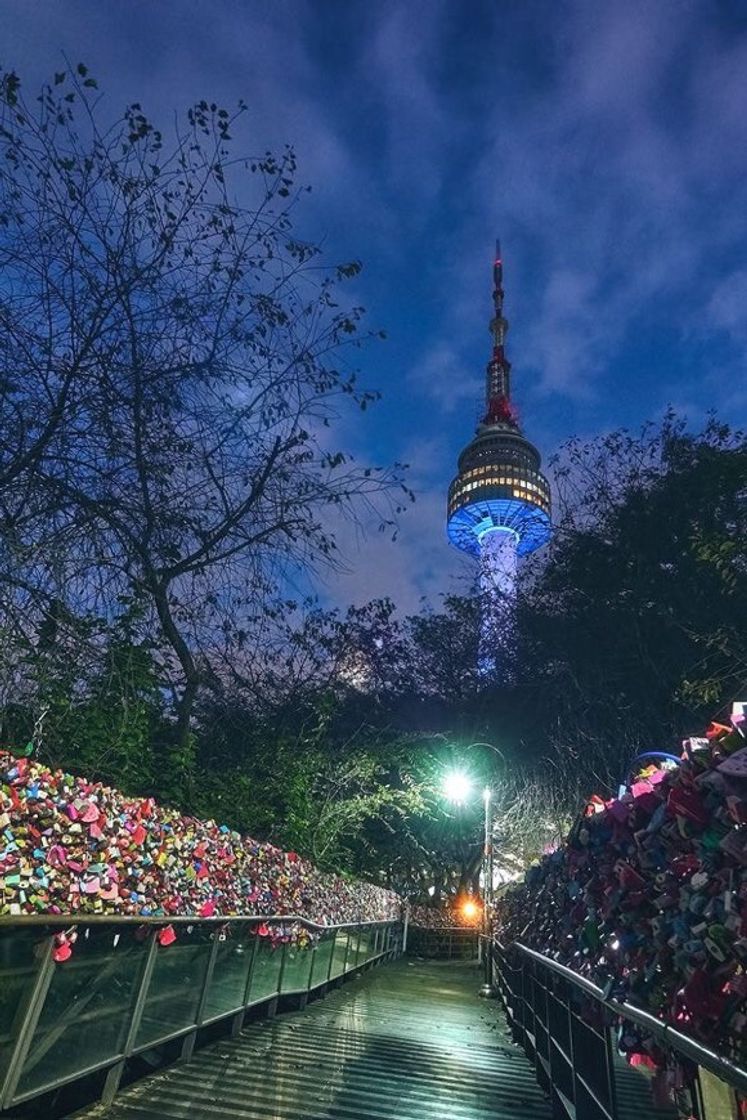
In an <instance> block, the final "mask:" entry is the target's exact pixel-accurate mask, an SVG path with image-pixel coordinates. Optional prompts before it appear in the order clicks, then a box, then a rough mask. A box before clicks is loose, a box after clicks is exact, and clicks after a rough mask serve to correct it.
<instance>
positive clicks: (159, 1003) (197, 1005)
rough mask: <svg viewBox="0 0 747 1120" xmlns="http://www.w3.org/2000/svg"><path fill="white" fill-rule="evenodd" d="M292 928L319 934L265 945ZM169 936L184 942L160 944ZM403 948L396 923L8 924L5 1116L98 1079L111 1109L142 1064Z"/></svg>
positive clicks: (3, 924) (3, 993)
mask: <svg viewBox="0 0 747 1120" xmlns="http://www.w3.org/2000/svg"><path fill="white" fill-rule="evenodd" d="M294 922H298V923H300V924H301V925H302V926H304V927H306V928H307V929H308V930H309V931H310V933H311V934H312V939H311V941H310V943H309V944H308V945H307V946H306V947H301V946H299V945H292V944H290V943H288V942H286V943H284V944H278V943H277V939H275V940H273V939H272V938H271V937H270V936H260V932H259V931H260V929H261V930H262V933H266V931H267V930H268V929H269V928H270V927H272V926H278V925H283V926H286V927H287V926H288V925H289V924H291V923H294ZM168 925H171V926H172V927H173V929H174V931H175V933H176V939H175V940H174V941H173V943H171V944H162V943H161V938H163V930H164V928H165V927H166V926H168ZM263 927H264V928H263ZM66 930H74V931H75V933H77V939H76V941H75V944H74V946H73V952H72V954H71V956H70V958H69V959H68V960H66V961H64V963H59V962H56V961H55V960H54V958H53V949H54V947H55V937H56V936H57V935H59V934H60V932H61V931H66ZM159 935H160V936H159ZM401 941H402V929H401V925H400V924H399V923H395V922H392V923H376V922H367V923H361V924H348V925H340V926H329V927H327V926H317V925H315V924H314V923H312V922H309V921H307V920H306V919H304V918H298V917H294V916H286V917H259V916H249V917H244V918H213V919H210V918H209V919H189V918H180V919H175V918H172V919H163V918H161V919H157V920H156V919H140V918H113V917H112V918H109V917H107V918H97V917H87V918H79V919H71V918H69V917H68V918H64V919H63V918H60V919H59V920H56V919H52V918H46V917H45V918H40V919H31V918H30V919H26V920H23V919H10V920H7V919H3V920H2V921H0V1112H2V1111H5V1110H7V1109H9V1108H11V1107H12V1106H15V1105H18V1104H20V1103H22V1102H25V1101H29V1100H31V1099H32V1098H35V1097H39V1096H41V1095H42V1094H48V1093H50V1092H51V1091H54V1090H58V1089H60V1088H61V1087H63V1086H66V1085H70V1084H71V1083H74V1082H77V1081H78V1080H80V1079H83V1078H90V1077H91V1075H93V1074H99V1078H98V1081H97V1093H99V1095H100V1096H101V1097H102V1099H104V1100H105V1101H108V1100H111V1099H112V1097H113V1096H114V1094H115V1093H116V1091H117V1088H118V1086H119V1084H120V1081H121V1079H122V1077H123V1075H125V1074H126V1071H128V1069H130V1068H131V1064H132V1062H133V1060H134V1059H136V1058H137V1056H138V1055H141V1056H142V1055H146V1054H151V1053H153V1052H157V1051H158V1049H159V1048H164V1047H165V1044H169V1053H170V1054H171V1055H173V1056H175V1057H180V1058H182V1059H185V1058H188V1057H189V1055H190V1054H191V1052H192V1049H193V1047H194V1045H195V1042H196V1040H197V1039H198V1038H199V1037H200V1034H201V1032H202V1034H203V1035H205V1034H206V1033H207V1032H206V1030H205V1028H209V1029H210V1028H212V1025H214V1024H217V1025H218V1029H219V1028H220V1027H221V1026H222V1027H223V1028H225V1029H226V1030H230V1032H231V1033H232V1034H235V1033H237V1032H238V1031H239V1030H240V1029H241V1026H242V1024H243V1020H244V1016H245V1014H246V1013H247V1011H248V1010H249V1009H251V1008H253V1007H259V1005H265V1010H266V1012H267V1013H268V1014H270V1015H272V1014H274V1012H275V1010H276V1008H277V1005H278V1001H279V1000H281V999H283V998H284V997H289V998H290V997H294V998H295V1000H296V1002H297V1003H299V1004H301V1005H303V1004H304V1003H305V1002H306V1000H307V999H308V998H309V996H310V995H313V994H317V995H318V994H323V992H324V990H326V987H327V986H328V985H330V984H334V983H337V982H342V980H343V979H344V978H345V976H346V975H348V974H350V973H353V972H355V971H358V970H360V969H362V968H365V967H368V966H370V965H372V964H374V963H376V962H379V961H382V960H384V959H387V958H390V957H393V956H395V955H397V954H398V953H399V952H400V951H401ZM212 1033H215V1032H214V1031H213V1032H212ZM175 1040H176V1041H175Z"/></svg>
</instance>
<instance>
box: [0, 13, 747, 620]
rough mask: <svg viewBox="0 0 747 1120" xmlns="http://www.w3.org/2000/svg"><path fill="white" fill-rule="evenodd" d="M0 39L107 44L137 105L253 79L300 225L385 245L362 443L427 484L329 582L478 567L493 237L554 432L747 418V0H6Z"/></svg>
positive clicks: (8, 57)
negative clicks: (301, 211)
mask: <svg viewBox="0 0 747 1120" xmlns="http://www.w3.org/2000/svg"><path fill="white" fill-rule="evenodd" d="M0 52H1V55H0V57H1V58H2V62H3V64H4V65H6V66H10V67H14V68H16V69H17V70H18V71H19V72H20V73H21V76H22V77H23V78H24V80H25V81H26V82H28V83H29V84H33V83H35V82H37V81H39V80H41V79H42V78H44V77H46V76H48V75H49V74H50V73H51V71H52V68H54V67H56V68H59V65H60V58H61V54H62V53H63V52H64V53H66V54H67V55H68V56H69V57H70V58H71V60H72V61H78V60H83V61H86V62H87V63H88V65H89V66H90V68H91V70H92V71H93V72H94V73H95V74H96V76H97V77H98V79H99V84H100V86H101V87H102V89H103V90H104V91H105V92H106V97H107V103H108V104H109V105H110V107H111V108H112V111H113V110H114V109H116V108H118V107H119V106H120V105H123V104H124V103H126V102H128V101H132V100H138V101H140V102H142V103H143V106H144V108H146V109H147V110H148V111H149V112H150V113H151V115H152V116H154V117H158V116H163V115H164V114H165V113H169V114H170V112H171V110H172V109H173V108H175V107H177V106H182V105H184V104H186V103H187V102H190V101H192V100H195V99H196V98H200V97H206V98H207V99H208V100H216V101H224V102H227V103H235V102H236V101H237V99H238V98H239V97H243V98H244V99H245V100H246V102H247V103H248V105H249V109H250V113H249V118H248V130H249V136H250V137H251V144H252V146H253V147H254V148H255V149H256V150H263V149H264V148H266V147H275V148H278V147H280V146H282V145H283V144H284V143H286V142H289V143H292V144H293V145H294V146H295V148H296V150H297V153H298V156H299V161H300V176H301V178H302V179H304V180H305V181H307V182H309V183H310V184H312V186H313V193H312V195H311V196H310V197H309V202H308V205H306V204H305V212H306V217H305V219H303V220H301V221H300V225H299V233H300V234H302V235H304V236H307V237H309V238H314V237H318V238H322V239H323V240H324V244H325V246H326V248H327V250H328V252H329V254H330V256H331V257H334V258H339V259H349V258H351V257H358V258H360V259H361V260H362V261H363V263H364V272H363V274H362V276H361V277H360V279H359V281H357V290H356V293H355V294H356V297H357V298H360V301H361V302H362V303H363V304H364V305H365V306H366V307H367V308H368V310H369V317H370V322H371V325H372V326H376V327H382V328H384V329H385V330H386V331H387V334H388V340H387V341H386V342H385V343H381V344H377V345H376V346H375V347H373V348H372V349H370V350H369V351H368V352H367V353H365V354H364V355H363V358H362V368H363V380H364V382H365V383H366V384H367V385H368V386H370V387H372V388H378V389H380V390H381V391H382V393H383V400H382V402H381V403H380V404H379V405H378V406H377V407H376V408H375V409H374V410H373V411H372V412H371V413H370V414H367V416H366V417H365V418H364V420H363V422H359V421H358V420H355V421H354V420H353V419H349V420H347V421H344V422H343V431H342V432H341V438H340V442H341V445H344V446H348V447H352V448H354V449H355V451H356V452H357V453H358V454H359V455H360V456H361V457H363V458H366V459H368V460H369V461H374V462H385V461H388V460H391V459H393V458H397V459H400V460H404V461H407V462H409V463H411V464H412V468H413V469H412V474H411V482H412V484H413V486H414V488H415V489H416V491H417V492H418V499H419V500H418V502H417V503H416V505H415V507H414V508H413V509H412V510H411V511H410V512H409V513H408V514H407V515H406V516H405V517H404V518H403V520H402V525H401V530H400V533H399V535H398V539H397V541H396V542H394V543H392V542H391V541H389V539H388V538H385V537H384V536H383V535H380V534H376V533H373V534H371V535H369V536H368V537H367V538H366V539H365V540H362V539H360V537H359V535H358V534H354V533H347V534H344V536H345V540H344V542H343V543H344V548H345V552H346V555H347V557H348V568H349V571H348V572H347V573H346V574H344V575H341V576H336V577H334V579H333V580H330V581H329V582H328V584H327V586H326V588H325V589H324V594H325V595H326V596H327V597H328V598H330V599H332V600H337V601H339V602H347V601H353V600H354V601H357V602H361V601H365V600H366V599H367V598H369V597H371V596H373V595H381V594H388V595H391V596H392V597H393V598H394V599H395V600H396V601H397V602H399V603H400V604H401V605H402V606H403V607H405V608H414V607H415V606H416V605H417V602H418V599H419V597H420V596H421V595H427V596H429V597H430V598H431V599H435V598H436V597H437V595H438V594H439V592H440V591H443V590H448V589H452V588H454V587H456V586H458V581H459V579H460V576H461V575H462V574H463V573H464V572H465V567H464V563H463V561H462V560H461V558H460V557H459V556H458V555H456V554H455V553H453V552H452V551H451V550H450V549H449V547H448V545H447V544H446V539H445V533H444V527H443V521H444V504H445V492H446V487H447V486H448V483H449V481H450V479H451V477H452V475H453V473H454V468H455V460H456V456H457V454H458V452H459V450H460V449H461V447H462V446H463V445H464V444H465V443H466V442H467V441H468V439H469V438H470V437H471V433H472V430H473V427H474V423H475V419H476V416H477V412H478V408H479V402H480V395H481V392H482V384H483V377H484V368H485V363H486V361H487V358H488V349H489V338H488V334H487V322H488V319H489V315H490V310H491V305H490V266H491V256H492V247H493V241H494V238H495V236H496V234H500V236H501V239H502V242H503V253H504V261H505V287H506V305H505V309H506V314H507V317H508V319H509V321H510V324H511V329H510V332H509V338H508V354H509V357H510V358H511V361H512V363H513V379H514V395H515V397H516V400H517V403H518V406H519V410H520V414H521V417H522V421H523V424H524V429H525V431H526V433H527V434H528V435H529V437H530V438H531V439H533V441H534V442H536V443H537V445H538V446H539V447H540V448H541V450H542V452H543V454H544V455H545V456H547V455H549V454H550V453H551V452H552V451H553V450H554V449H555V448H556V447H557V446H558V445H559V444H560V443H561V442H562V441H563V440H564V439H565V438H567V437H568V436H571V435H574V434H578V435H593V434H595V433H597V432H600V431H606V430H609V429H611V428H614V427H617V426H619V425H622V424H625V425H630V426H634V427H636V426H638V425H639V424H640V423H642V422H643V421H644V420H646V419H647V418H651V417H655V416H657V415H659V414H660V413H661V412H662V411H663V409H664V408H665V407H666V405H667V404H668V403H671V404H673V405H674V406H675V407H677V408H679V409H681V410H682V411H684V412H686V413H687V415H688V416H689V417H690V419H691V421H692V422H693V423H694V424H695V423H698V422H699V420H700V419H701V417H702V416H703V415H704V414H705V412H706V411H707V410H708V409H709V408H712V407H715V408H717V410H718V411H719V413H720V414H721V415H722V416H723V417H724V418H725V419H727V420H732V421H734V422H741V421H742V420H743V419H744V414H745V405H747V370H746V365H747V363H746V361H745V344H746V343H747V259H746V254H745V250H746V248H747V2H745V0H739V2H737V0H722V2H715V0H714V2H710V3H707V2H694V0H677V2H674V0H657V2H656V3H651V2H650V0H648V2H644V3H639V2H637V0H625V2H623V0H614V2H613V0H591V2H588V3H587V2H580V0H566V2H563V3H560V2H557V0H553V2H550V0H548V2H545V0H521V2H519V0H511V2H507V0H484V2H483V0H377V2H376V3H366V2H363V0H293V2H291V0H268V2H260V0H242V2H235V0H210V3H205V2H204V0H203V2H202V3H196V2H190V0H178V2H177V0H158V2H154V0H147V2H142V0H130V2H128V3H127V4H123V3H122V4H118V3H114V2H109V3H101V2H100V0H85V2H83V0H65V2H64V3H63V2H61V0H56V2H54V3H52V2H50V0H36V2H35V3H34V4H29V3H27V2H26V0H23V2H21V0H4V2H3V4H2V6H1V7H0ZM299 218H300V215H299ZM455 581H456V582H455Z"/></svg>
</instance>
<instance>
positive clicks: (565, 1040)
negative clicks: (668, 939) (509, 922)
mask: <svg viewBox="0 0 747 1120" xmlns="http://www.w3.org/2000/svg"><path fill="white" fill-rule="evenodd" d="M485 941H486V943H487V944H486V961H487V966H488V979H489V980H490V981H491V982H492V983H493V984H494V985H495V986H496V987H497V989H498V993H499V995H500V997H501V1000H502V1002H503V1004H504V1007H505V1010H506V1013H507V1016H508V1020H509V1025H510V1027H511V1031H512V1034H513V1036H514V1038H515V1040H516V1041H517V1042H518V1043H519V1045H520V1046H521V1047H522V1049H523V1050H524V1052H525V1053H526V1055H527V1057H528V1058H529V1059H530V1061H531V1062H532V1063H533V1065H534V1069H535V1074H536V1077H537V1080H538V1082H539V1084H540V1085H541V1086H542V1088H543V1089H544V1090H545V1092H547V1094H548V1096H549V1097H550V1100H551V1104H552V1109H553V1117H554V1118H556V1120H565V1118H566V1117H567V1118H569V1120H570V1118H573V1120H621V1117H623V1116H624V1114H626V1113H627V1114H631V1113H632V1111H633V1109H632V1108H631V1106H630V1103H628V1104H627V1106H626V1107H625V1108H623V1107H622V1105H621V1101H620V1099H619V1098H620V1097H621V1096H622V1095H623V1092H622V1090H624V1091H625V1092H626V1093H627V1092H628V1090H629V1088H630V1085H631V1074H633V1073H634V1071H631V1070H629V1068H628V1067H627V1066H626V1065H625V1064H624V1062H622V1061H621V1060H620V1059H619V1057H617V1058H616V1056H615V1055H616V1051H615V1046H614V1044H613V1027H614V1024H615V1023H617V1022H623V1023H625V1024H629V1025H630V1026H631V1027H632V1028H633V1029H634V1030H640V1032H641V1034H642V1035H643V1036H645V1037H647V1038H652V1039H655V1040H656V1044H657V1046H658V1047H659V1048H660V1050H662V1051H663V1052H664V1053H665V1054H667V1055H669V1056H671V1057H672V1058H673V1059H676V1060H677V1061H679V1062H683V1061H684V1062H685V1063H690V1067H691V1073H692V1076H691V1077H690V1078H688V1082H687V1084H686V1085H685V1086H684V1087H683V1089H682V1090H681V1092H682V1093H683V1094H684V1096H685V1097H686V1098H687V1099H686V1100H685V1101H684V1104H685V1105H686V1108H687V1110H688V1114H689V1115H691V1116H693V1117H696V1118H698V1120H712V1117H715V1116H717V1115H718V1117H719V1118H720V1117H721V1116H731V1115H734V1116H736V1115H737V1114H738V1113H737V1110H736V1094H737V1093H739V1094H747V1070H745V1069H742V1068H741V1067H740V1066H738V1065H736V1064H735V1063H734V1062H732V1061H731V1060H730V1059H729V1058H726V1057H724V1056H722V1055H720V1054H718V1053H716V1052H715V1051H714V1050H711V1049H710V1048H709V1047H707V1046H705V1045H703V1044H702V1043H699V1042H697V1041H696V1040H695V1039H693V1038H690V1037H689V1036H688V1035H685V1034H683V1033H682V1032H681V1031H678V1030H677V1029H676V1028H674V1027H672V1026H670V1025H668V1024H666V1023H664V1022H662V1020H661V1019H657V1018H656V1016H654V1015H652V1014H650V1012H648V1011H645V1010H644V1009H643V1008H640V1007H636V1006H635V1005H634V1004H630V1003H627V1002H620V1001H617V1000H614V999H610V998H608V997H607V995H606V993H605V992H604V991H603V990H602V988H600V987H598V985H596V984H594V983H593V982H592V981H591V980H588V979H587V978H586V977H584V976H580V975H579V974H578V973H576V972H574V971H573V970H572V969H570V968H567V967H566V966H565V965H563V964H560V963H559V962H557V961H554V960H552V959H551V958H549V957H545V956H543V954H541V953H538V952H536V951H535V950H534V949H530V948H528V947H527V946H525V945H522V944H520V943H518V942H515V943H514V944H513V945H511V946H510V947H508V948H506V947H504V946H502V945H501V944H500V943H499V942H497V941H495V940H489V939H487V938H486V939H485ZM636 1076H637V1075H636ZM727 1098H728V1099H727ZM717 1099H718V1102H719V1103H718V1104H714V1108H713V1110H712V1109H711V1107H709V1100H713V1101H714V1102H716V1100H717ZM724 1101H726V1104H724ZM729 1101H731V1102H732V1104H733V1106H734V1107H733V1112H732V1104H730V1103H729ZM723 1108H726V1109H727V1110H728V1111H722V1109H723ZM673 1115H674V1113H673ZM740 1115H741V1114H740Z"/></svg>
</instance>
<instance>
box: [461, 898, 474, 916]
mask: <svg viewBox="0 0 747 1120" xmlns="http://www.w3.org/2000/svg"><path fill="white" fill-rule="evenodd" d="M462 913H463V914H464V916H465V918H474V917H476V916H477V904H476V903H474V902H472V901H470V899H467V901H466V902H463V903H462Z"/></svg>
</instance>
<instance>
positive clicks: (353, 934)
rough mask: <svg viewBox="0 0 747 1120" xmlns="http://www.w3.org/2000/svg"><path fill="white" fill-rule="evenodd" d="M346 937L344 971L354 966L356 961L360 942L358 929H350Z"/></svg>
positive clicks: (348, 970)
mask: <svg viewBox="0 0 747 1120" xmlns="http://www.w3.org/2000/svg"><path fill="white" fill-rule="evenodd" d="M348 938H349V939H348V960H347V964H346V965H345V971H346V972H350V970H351V968H355V966H356V964H357V961H358V946H359V944H360V933H359V931H358V930H357V929H351V930H350V931H349V935H348Z"/></svg>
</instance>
